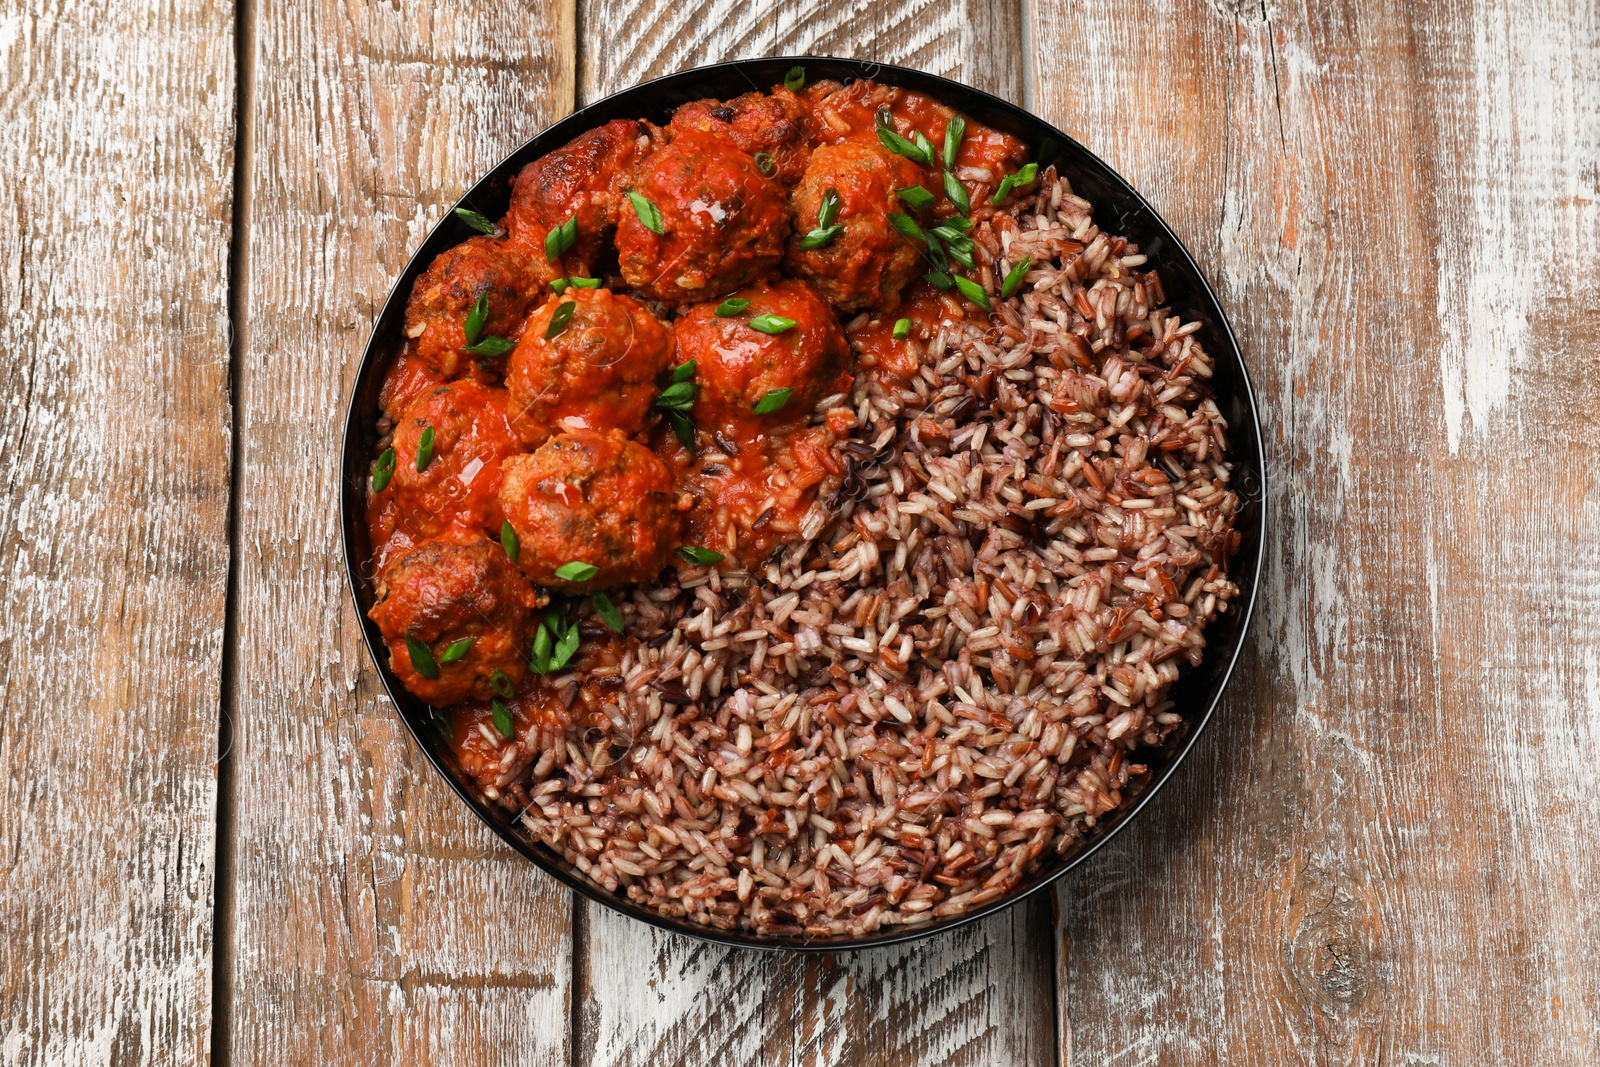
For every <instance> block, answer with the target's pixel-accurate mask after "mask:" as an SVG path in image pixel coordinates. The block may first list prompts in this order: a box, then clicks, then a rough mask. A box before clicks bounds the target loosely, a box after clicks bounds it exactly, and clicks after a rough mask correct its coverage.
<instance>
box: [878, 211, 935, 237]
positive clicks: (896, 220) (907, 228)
mask: <svg viewBox="0 0 1600 1067" xmlns="http://www.w3.org/2000/svg"><path fill="white" fill-rule="evenodd" d="M886 214H887V215H888V218H889V224H890V225H891V226H893V227H894V228H895V229H897V230H899V231H900V235H901V236H902V237H905V238H908V239H909V240H912V241H921V242H923V243H924V244H926V243H927V241H928V235H927V234H925V233H923V232H922V227H921V226H918V225H917V220H916V219H914V218H912V217H911V216H910V215H902V214H900V213H899V212H898V211H890V212H887V213H886Z"/></svg>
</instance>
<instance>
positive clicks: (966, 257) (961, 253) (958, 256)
mask: <svg viewBox="0 0 1600 1067" xmlns="http://www.w3.org/2000/svg"><path fill="white" fill-rule="evenodd" d="M946 251H947V252H949V253H950V258H951V259H953V260H955V261H956V262H957V263H959V264H961V265H962V266H963V267H965V268H967V269H968V270H975V269H977V268H976V265H975V263H974V261H973V259H972V243H971V242H970V241H969V242H968V243H966V244H965V245H950V246H949V247H948V248H946Z"/></svg>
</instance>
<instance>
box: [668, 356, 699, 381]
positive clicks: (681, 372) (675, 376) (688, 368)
mask: <svg viewBox="0 0 1600 1067" xmlns="http://www.w3.org/2000/svg"><path fill="white" fill-rule="evenodd" d="M695 366H696V363H695V361H694V360H692V359H691V360H689V362H687V363H680V364H678V365H677V366H676V367H673V368H672V381H673V384H677V383H678V382H686V381H688V380H690V379H691V378H693V377H694V371H695Z"/></svg>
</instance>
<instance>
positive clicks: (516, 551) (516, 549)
mask: <svg viewBox="0 0 1600 1067" xmlns="http://www.w3.org/2000/svg"><path fill="white" fill-rule="evenodd" d="M500 547H501V548H503V549H505V550H506V559H509V560H510V561H511V562H512V563H515V562H516V561H517V557H518V556H520V555H522V538H520V537H518V536H517V528H516V527H515V526H513V525H511V520H510V519H503V520H501V523H500Z"/></svg>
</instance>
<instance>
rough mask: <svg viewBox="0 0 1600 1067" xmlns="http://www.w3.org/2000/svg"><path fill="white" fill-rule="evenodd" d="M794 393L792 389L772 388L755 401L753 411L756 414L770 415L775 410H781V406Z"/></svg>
mask: <svg viewBox="0 0 1600 1067" xmlns="http://www.w3.org/2000/svg"><path fill="white" fill-rule="evenodd" d="M793 395H794V390H793V389H772V390H769V391H768V392H767V395H766V396H764V397H762V398H761V399H760V400H757V401H756V406H755V413H756V414H757V415H771V414H772V413H773V412H775V411H782V410H783V406H784V405H785V404H787V403H788V402H789V398H790V397H791V396H793Z"/></svg>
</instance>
